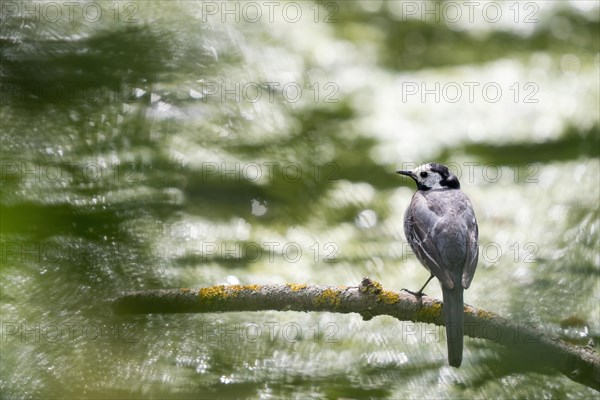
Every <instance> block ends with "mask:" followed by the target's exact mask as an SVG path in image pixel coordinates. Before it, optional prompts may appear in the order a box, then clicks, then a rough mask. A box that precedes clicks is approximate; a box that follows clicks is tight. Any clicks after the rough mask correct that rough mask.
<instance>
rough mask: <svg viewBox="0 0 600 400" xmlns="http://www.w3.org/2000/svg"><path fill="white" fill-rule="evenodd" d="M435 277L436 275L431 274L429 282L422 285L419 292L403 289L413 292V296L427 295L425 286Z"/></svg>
mask: <svg viewBox="0 0 600 400" xmlns="http://www.w3.org/2000/svg"><path fill="white" fill-rule="evenodd" d="M433 277H434V275H433V274H431V276H430V277H429V279H427V282H425V284H424V285H423V287H421V289H419V291H418V292H413V291H412V290H408V289H402V290H404V291H405V292H408V293H410V294H412V295H413V296H416V297H423V296H424V295H425V293H423V289H425V286H427V284H428V283H429V281H430V280H432V279H433Z"/></svg>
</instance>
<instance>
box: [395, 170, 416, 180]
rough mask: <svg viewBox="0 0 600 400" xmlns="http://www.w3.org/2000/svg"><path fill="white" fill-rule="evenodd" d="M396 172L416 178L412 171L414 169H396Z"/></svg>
mask: <svg viewBox="0 0 600 400" xmlns="http://www.w3.org/2000/svg"><path fill="white" fill-rule="evenodd" d="M396 173H397V174H400V175H406V176H410V177H411V178H413V179H414V178H415V175H414V174H413V173H412V171H396Z"/></svg>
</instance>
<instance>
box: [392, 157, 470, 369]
mask: <svg viewBox="0 0 600 400" xmlns="http://www.w3.org/2000/svg"><path fill="white" fill-rule="evenodd" d="M396 173H398V174H401V175H405V176H408V177H410V178H412V179H413V180H414V181H415V182H416V184H417V191H416V192H415V193H414V195H413V197H412V200H411V202H410V205H409V207H408V209H407V210H406V213H405V215H404V234H405V235H406V239H407V240H408V243H409V244H410V247H411V248H412V250H413V252H414V253H415V255H416V256H417V259H418V260H419V261H420V263H421V264H422V265H423V266H424V267H425V268H426V269H427V270H428V271H429V273H430V274H431V275H430V277H429V279H427V282H425V284H424V285H423V287H421V289H419V291H418V292H411V291H408V290H407V291H408V292H410V293H412V294H413V295H416V296H418V297H421V296H423V289H425V287H426V286H427V284H428V283H429V282H430V281H431V279H433V277H434V276H435V277H436V278H437V279H438V280H439V281H440V284H441V286H442V296H443V307H442V310H443V314H444V325H445V327H446V339H447V347H448V363H449V364H450V365H451V366H453V367H456V368H458V367H460V365H461V363H462V353H463V330H464V322H463V321H464V300H463V291H464V290H465V289H468V288H469V286H470V285H471V281H472V280H473V276H474V275H475V269H476V268H477V259H478V257H479V245H478V240H479V227H478V225H477V219H476V217H475V212H474V211H473V206H472V204H471V201H470V200H469V198H468V197H467V195H465V194H464V193H463V192H462V191H461V189H460V182H459V180H458V178H457V177H456V175H454V174H453V173H452V172H451V171H450V170H449V169H448V167H446V166H445V165H442V164H439V163H436V162H430V163H427V164H424V165H421V166H418V167H416V168H415V169H413V170H411V171H403V170H400V171H396Z"/></svg>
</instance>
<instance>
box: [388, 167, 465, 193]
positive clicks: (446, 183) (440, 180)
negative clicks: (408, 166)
mask: <svg viewBox="0 0 600 400" xmlns="http://www.w3.org/2000/svg"><path fill="white" fill-rule="evenodd" d="M396 172H397V173H398V174H401V175H406V176H410V177H411V178H413V179H414V180H415V182H416V183H417V188H419V190H429V189H460V182H459V181H458V178H457V177H456V175H454V174H453V173H452V172H451V171H450V170H449V169H448V167H446V166H445V165H442V164H438V163H433V162H432V163H427V164H423V165H421V166H418V167H417V168H415V169H413V170H412V171H396Z"/></svg>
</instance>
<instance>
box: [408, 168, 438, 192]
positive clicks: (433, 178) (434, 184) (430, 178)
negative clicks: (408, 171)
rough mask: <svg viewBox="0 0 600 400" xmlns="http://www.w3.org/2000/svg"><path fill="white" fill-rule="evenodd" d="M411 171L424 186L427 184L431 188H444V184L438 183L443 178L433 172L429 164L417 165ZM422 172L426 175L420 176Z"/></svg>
mask: <svg viewBox="0 0 600 400" xmlns="http://www.w3.org/2000/svg"><path fill="white" fill-rule="evenodd" d="M412 173H413V174H415V176H416V178H417V180H418V182H419V183H420V184H422V185H424V186H427V187H429V188H431V189H442V188H444V186H442V185H441V184H440V182H441V181H442V180H443V178H442V176H441V175H440V174H438V173H437V172H433V171H432V170H431V166H430V165H429V164H424V165H421V166H418V167H417V168H415V169H413V170H412ZM422 174H427V176H422Z"/></svg>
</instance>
